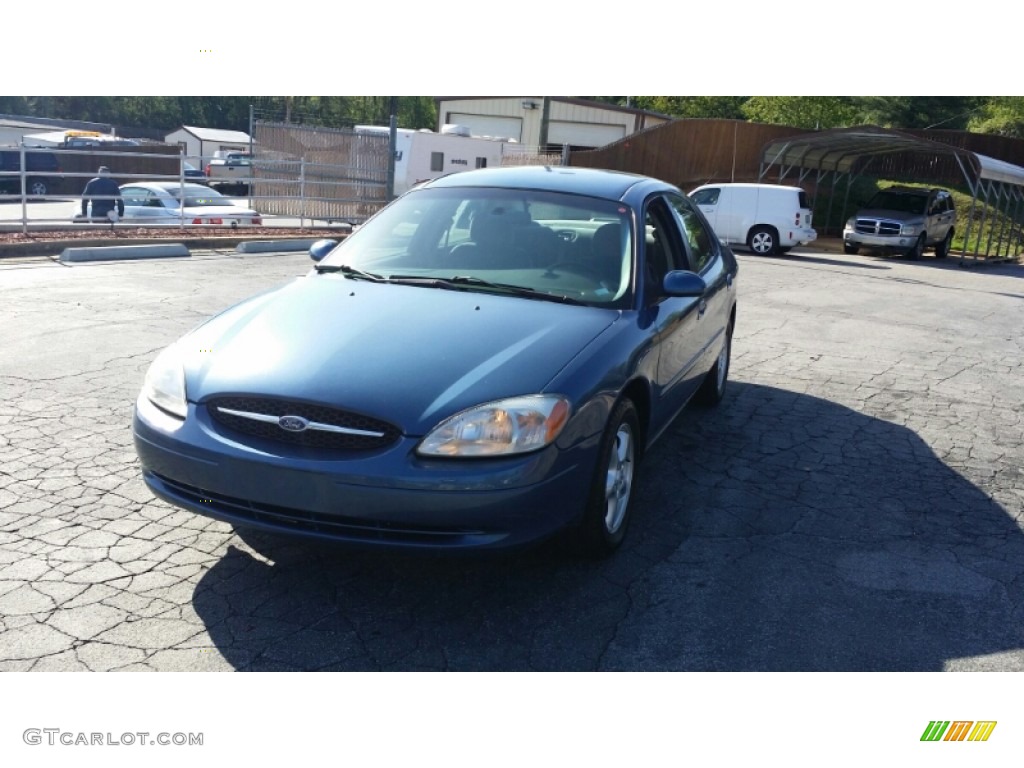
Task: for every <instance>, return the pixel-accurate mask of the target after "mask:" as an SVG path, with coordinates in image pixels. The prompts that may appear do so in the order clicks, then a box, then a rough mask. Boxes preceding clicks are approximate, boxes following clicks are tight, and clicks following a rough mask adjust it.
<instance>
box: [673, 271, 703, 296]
mask: <svg viewBox="0 0 1024 768" xmlns="http://www.w3.org/2000/svg"><path fill="white" fill-rule="evenodd" d="M661 289H662V292H663V293H664V294H665V295H666V296H680V297H687V296H703V295H704V294H705V293H706V292H707V289H708V284H707V283H705V282H704V278H703V277H701V276H700V275H698V274H697V273H696V272H690V271H688V270H685V269H676V270H673V271H672V272H669V273H668V274H667V275H665V279H664V280H663V281H662V283H661Z"/></svg>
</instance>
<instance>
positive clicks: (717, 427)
mask: <svg viewBox="0 0 1024 768" xmlns="http://www.w3.org/2000/svg"><path fill="white" fill-rule="evenodd" d="M641 473H642V474H641V484H640V487H639V493H640V496H639V498H637V502H638V504H637V507H636V516H635V518H634V520H633V527H632V529H631V531H630V535H629V538H628V540H627V542H626V544H625V545H624V548H623V549H622V550H620V552H619V553H618V554H617V555H616V556H615V557H613V558H611V559H609V560H606V561H602V562H587V561H581V560H578V559H574V558H572V557H571V556H568V555H566V554H565V553H564V551H563V549H562V548H561V547H560V546H559V545H558V543H557V542H556V543H549V544H545V545H543V546H542V547H540V548H538V549H535V550H532V551H528V552H524V553H521V554H518V555H506V556H501V557H497V558H493V559H489V558H488V559H485V558H472V559H465V558H457V559H445V558H435V557H412V556H395V555H391V554H381V553H366V552H349V551H346V550H339V549H336V548H331V547H319V546H309V545H305V544H298V543H294V542H291V541H285V540H281V539H276V538H272V537H266V536H263V535H254V534H252V533H244V532H243V540H244V541H245V542H246V543H247V544H248V545H250V546H251V547H252V548H253V549H254V550H255V551H257V552H259V553H261V554H262V555H264V556H265V557H267V558H269V559H270V560H271V561H272V562H270V563H268V562H266V561H264V560H263V559H261V558H260V557H256V556H254V555H253V554H252V553H250V552H249V551H247V550H246V549H244V548H232V549H231V550H230V551H229V553H228V554H227V555H226V556H225V557H223V558H222V559H221V560H220V561H219V562H218V563H217V564H216V565H215V566H214V567H213V568H212V569H211V570H209V571H208V572H207V573H206V574H205V575H204V576H203V577H202V579H201V581H200V583H199V584H198V585H197V588H196V590H195V593H194V597H193V604H194V607H195V609H196V611H197V612H198V614H199V616H200V617H201V618H202V620H203V621H204V622H205V624H206V628H207V630H208V631H209V634H210V637H211V638H212V639H213V641H214V642H215V643H216V645H217V647H218V649H219V651H220V652H221V653H222V654H223V656H224V658H226V659H227V660H228V662H229V663H230V664H232V665H233V666H234V667H235V668H236V669H242V670H276V669H279V670H316V669H323V670H377V669H385V670H420V669H449V670H527V669H536V670H596V669H609V670H621V669H630V670H735V671H748V670H906V671H914V670H941V669H943V668H944V665H945V664H946V663H947V662H949V661H951V660H955V659H958V658H962V657H968V656H977V655H983V654H994V653H999V652H1003V651H1013V650H1017V649H1019V648H1021V647H1022V646H1024V629H1022V628H1024V576H1022V574H1024V536H1022V533H1021V528H1020V527H1018V524H1017V523H1016V522H1015V521H1014V520H1013V519H1012V518H1011V517H1010V516H1009V515H1008V514H1007V512H1006V511H1005V510H1004V509H1003V508H1001V507H1000V506H999V505H997V504H995V503H994V502H993V501H992V500H990V499H989V498H988V497H987V496H986V495H985V494H984V493H983V492H982V491H981V490H979V489H978V488H976V487H975V486H973V485H972V484H971V483H969V482H967V481H966V480H965V479H964V478H963V477H961V476H960V475H959V474H957V473H956V472H954V471H952V470H951V469H949V468H948V467H947V466H945V465H944V464H943V463H942V462H941V461H940V460H939V459H938V458H937V457H936V456H935V455H934V453H933V452H932V451H931V450H930V449H929V447H928V446H927V445H926V444H925V443H924V442H923V441H922V440H921V439H920V438H919V437H918V436H917V435H916V434H915V433H914V432H912V431H910V430H908V429H906V428H905V427H902V426H898V425H895V424H892V423H889V422H887V421H884V420H881V419H878V418H873V417H869V416H865V415H863V414H860V413H858V412H856V411H853V410H850V409H848V408H846V407H843V406H841V405H837V404H835V403H832V402H829V401H826V400H822V399H819V398H816V397H811V396H807V395H802V394H797V393H794V392H789V391H785V390H781V389H777V388H772V387H766V386H759V385H753V384H743V383H737V382H733V383H732V384H730V391H729V393H728V395H727V398H726V401H725V402H724V403H723V404H722V407H721V408H719V409H716V410H713V411H702V410H697V409H692V410H689V411H687V412H685V413H684V414H683V415H682V416H681V417H680V418H679V419H678V420H677V422H676V423H675V424H674V425H673V427H672V429H671V430H670V432H669V433H667V434H666V435H665V436H664V437H663V438H662V440H661V441H660V442H659V443H658V445H657V446H656V447H655V448H654V449H653V450H652V451H651V453H650V454H649V455H648V457H647V459H646V461H645V463H644V464H643V467H642V470H641Z"/></svg>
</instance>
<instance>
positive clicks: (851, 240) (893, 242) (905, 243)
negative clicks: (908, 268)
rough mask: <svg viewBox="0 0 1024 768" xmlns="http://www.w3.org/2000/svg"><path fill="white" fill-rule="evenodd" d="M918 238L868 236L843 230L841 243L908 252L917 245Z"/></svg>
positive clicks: (913, 236) (911, 236)
mask: <svg viewBox="0 0 1024 768" xmlns="http://www.w3.org/2000/svg"><path fill="white" fill-rule="evenodd" d="M918 237H919V235H868V234H864V233H863V232H856V231H854V230H849V229H844V230H843V242H845V243H848V244H849V245H857V246H863V247H865V248H878V249H880V250H892V251H906V250H909V249H910V248H913V247H914V245H915V244H916V243H917V238H918Z"/></svg>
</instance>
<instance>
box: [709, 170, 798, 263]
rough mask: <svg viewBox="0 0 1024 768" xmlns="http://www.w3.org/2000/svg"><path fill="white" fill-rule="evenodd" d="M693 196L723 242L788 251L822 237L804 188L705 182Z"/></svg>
mask: <svg viewBox="0 0 1024 768" xmlns="http://www.w3.org/2000/svg"><path fill="white" fill-rule="evenodd" d="M690 199H692V200H693V202H695V203H696V204H697V205H698V206H699V207H700V210H701V212H702V213H703V214H704V215H705V216H706V217H707V219H708V221H710V222H711V226H712V227H714V229H715V232H716V233H717V234H718V236H719V238H721V240H722V242H724V243H740V244H742V245H746V246H747V247H748V248H749V249H750V250H752V251H753V252H754V253H758V254H762V255H765V256H769V255H772V254H776V253H787V252H788V251H789V250H790V249H792V248H793V247H794V246H796V245H807V243H810V242H813V241H814V240H816V239H817V238H818V233H817V231H815V229H814V228H813V227H812V226H811V215H812V214H811V208H810V205H809V203H808V201H807V194H806V193H805V192H804V191H803V190H802V189H801V188H800V187H788V186H784V185H780V184H705V185H704V186H701V187H697V188H696V189H695V190H693V191H692V192H690Z"/></svg>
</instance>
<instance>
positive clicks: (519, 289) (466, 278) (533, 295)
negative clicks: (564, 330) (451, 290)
mask: <svg viewBox="0 0 1024 768" xmlns="http://www.w3.org/2000/svg"><path fill="white" fill-rule="evenodd" d="M445 282H448V283H451V284H453V285H471V286H475V287H477V288H485V289H490V290H496V291H507V292H508V293H513V294H515V295H516V296H525V297H527V298H530V299H542V300H544V301H557V302H561V303H562V304H581V305H582V304H585V302H582V301H580V300H579V299H574V298H572V297H571V296H565V295H563V294H560V293H547V292H546V291H538V290H536V289H534V288H526V287H524V286H522V285H513V284H512V283H492V282H491V281H490V280H484V279H483V278H479V277H472V276H470V275H455V276H454V277H449V278H447V279H446V280H445Z"/></svg>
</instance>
